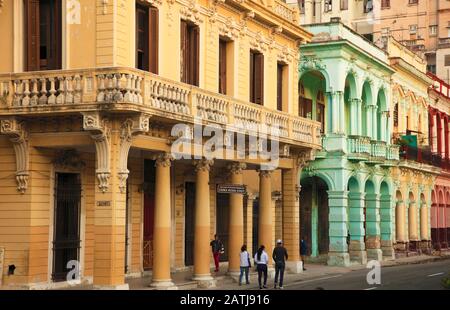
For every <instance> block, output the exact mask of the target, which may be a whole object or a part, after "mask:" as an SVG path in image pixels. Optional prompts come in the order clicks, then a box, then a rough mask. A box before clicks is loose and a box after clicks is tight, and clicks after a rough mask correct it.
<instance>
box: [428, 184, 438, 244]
mask: <svg viewBox="0 0 450 310" xmlns="http://www.w3.org/2000/svg"><path fill="white" fill-rule="evenodd" d="M438 218H439V204H438V202H437V198H436V192H435V191H434V190H432V191H431V212H430V225H431V242H432V244H433V248H434V249H436V250H438V249H439V248H440V241H439V227H438V223H439V221H438Z"/></svg>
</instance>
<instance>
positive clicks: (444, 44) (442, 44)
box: [439, 37, 450, 48]
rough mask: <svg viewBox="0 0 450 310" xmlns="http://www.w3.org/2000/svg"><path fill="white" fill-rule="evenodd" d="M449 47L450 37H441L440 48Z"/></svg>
mask: <svg viewBox="0 0 450 310" xmlns="http://www.w3.org/2000/svg"><path fill="white" fill-rule="evenodd" d="M447 47H450V37H448V38H439V48H447Z"/></svg>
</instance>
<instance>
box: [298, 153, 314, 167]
mask: <svg viewBox="0 0 450 310" xmlns="http://www.w3.org/2000/svg"><path fill="white" fill-rule="evenodd" d="M314 159H315V152H314V151H313V150H309V151H304V152H301V153H299V154H298V156H297V158H296V159H295V160H296V161H295V164H296V166H297V168H299V169H302V168H303V167H305V166H306V165H307V164H308V162H310V161H313V160H314Z"/></svg>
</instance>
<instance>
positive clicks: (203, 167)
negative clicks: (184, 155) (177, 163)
mask: <svg viewBox="0 0 450 310" xmlns="http://www.w3.org/2000/svg"><path fill="white" fill-rule="evenodd" d="M212 165H214V160H209V159H206V158H202V159H199V160H195V161H194V166H195V171H196V172H198V171H210V170H211V166H212Z"/></svg>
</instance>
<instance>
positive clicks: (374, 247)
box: [366, 194, 383, 261]
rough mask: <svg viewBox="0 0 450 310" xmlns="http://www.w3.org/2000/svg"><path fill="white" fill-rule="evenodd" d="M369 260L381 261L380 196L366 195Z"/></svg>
mask: <svg viewBox="0 0 450 310" xmlns="http://www.w3.org/2000/svg"><path fill="white" fill-rule="evenodd" d="M366 227H367V231H366V248H367V258H368V259H373V260H378V261H381V259H382V257H383V255H382V254H383V253H382V251H381V230H380V195H379V194H366Z"/></svg>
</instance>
